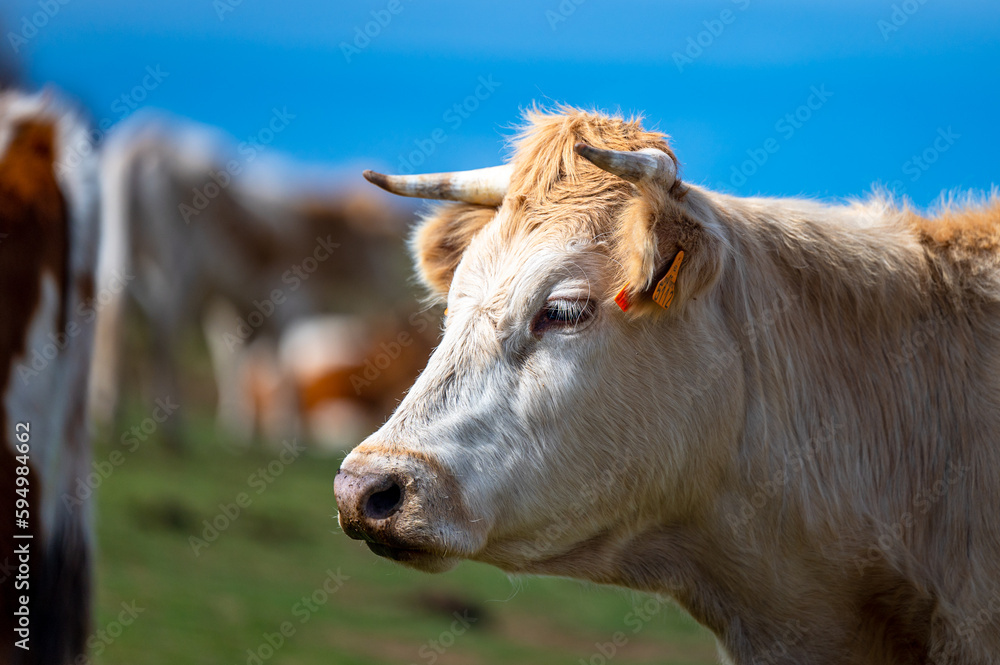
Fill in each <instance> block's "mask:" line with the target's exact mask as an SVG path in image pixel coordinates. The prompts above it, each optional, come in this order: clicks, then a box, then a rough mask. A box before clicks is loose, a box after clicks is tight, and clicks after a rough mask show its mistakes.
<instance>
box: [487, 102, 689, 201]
mask: <svg viewBox="0 0 1000 665" xmlns="http://www.w3.org/2000/svg"><path fill="white" fill-rule="evenodd" d="M524 120H525V123H524V125H522V127H521V128H520V131H519V132H518V133H517V134H516V135H515V136H514V138H513V139H512V140H511V147H512V148H513V156H512V158H511V160H510V161H511V163H513V164H514V173H513V175H512V176H511V182H510V188H509V190H508V194H507V196H508V197H509V198H513V199H520V200H523V201H524V202H526V203H528V204H529V205H530V204H544V203H546V202H555V201H558V202H560V203H566V202H568V201H576V200H579V201H581V202H582V201H584V200H587V201H589V202H590V204H591V205H593V204H595V203H599V202H600V201H601V200H607V201H608V202H615V201H619V200H624V199H626V198H628V197H629V196H630V195H631V192H632V191H633V190H632V188H631V185H630V184H629V183H627V182H625V181H624V180H622V179H621V178H618V177H616V176H613V175H611V174H610V173H607V172H606V171H602V170H601V169H599V168H597V167H596V166H594V165H593V164H591V163H590V162H589V161H587V160H586V159H584V158H583V157H580V156H579V155H577V154H576V152H575V151H574V149H573V146H574V145H575V144H576V143H577V142H580V141H582V142H583V143H586V144H588V145H591V146H593V147H595V148H604V149H607V150H628V151H636V150H642V149H644V148H656V149H659V150H662V151H664V152H666V153H667V154H668V155H670V156H671V157H672V158H674V159H675V161H676V157H675V156H674V153H673V151H671V149H670V146H669V145H668V144H667V136H666V134H663V133H662V132H655V131H647V130H646V129H644V128H643V126H642V118H641V117H639V116H634V117H631V118H629V119H625V118H622V117H621V116H611V115H607V114H604V113H598V112H596V111H592V112H588V111H583V110H580V109H576V108H573V107H569V106H559V107H557V108H556V110H555V111H545V110H541V109H539V108H537V107H533V108H530V109H528V110H527V111H525V113H524ZM595 197H596V199H598V200H595Z"/></svg>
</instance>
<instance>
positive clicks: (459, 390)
mask: <svg viewBox="0 0 1000 665" xmlns="http://www.w3.org/2000/svg"><path fill="white" fill-rule="evenodd" d="M515 145H516V151H515V153H514V155H513V157H512V159H511V161H510V163H509V164H507V165H505V166H503V167H494V168H493V169H491V170H487V171H479V172H472V173H464V174H445V175H443V176H420V177H417V178H392V177H387V176H382V175H380V174H372V173H368V174H367V176H368V177H369V179H370V180H372V181H373V182H375V183H376V184H379V185H381V186H383V187H385V188H387V189H389V190H390V191H394V192H396V193H401V194H406V195H410V196H424V197H427V198H450V199H453V200H457V201H459V202H456V203H449V204H444V205H442V206H441V207H439V208H438V209H437V210H436V211H434V212H433V213H431V214H430V215H428V216H427V217H426V218H425V219H424V221H423V224H422V225H421V226H420V227H419V229H418V231H417V232H416V235H415V237H414V241H413V248H414V253H415V256H416V262H417V265H418V268H419V273H420V276H421V277H422V279H423V281H424V282H425V283H426V285H427V286H428V287H429V288H430V289H431V290H432V291H433V292H434V293H436V294H437V295H438V296H439V298H440V300H441V301H444V302H446V303H447V307H448V310H447V316H446V320H445V331H444V336H443V339H442V341H441V343H440V346H439V347H438V348H437V349H436V351H435V352H434V354H433V355H432V357H431V359H430V361H429V364H428V366H427V368H426V369H425V370H424V372H423V374H422V375H421V376H420V377H419V379H418V380H417V381H416V383H415V384H414V386H413V388H412V389H411V390H410V392H409V394H408V395H407V397H406V399H405V400H404V401H403V402H402V403H401V404H400V406H399V408H398V409H397V411H396V412H395V414H394V415H393V416H392V417H391V418H390V419H389V421H388V422H387V423H386V424H385V425H384V426H383V427H382V428H381V429H380V430H378V431H377V432H376V433H375V434H373V435H372V436H370V437H369V438H368V439H367V440H366V441H364V442H363V443H362V444H361V445H359V446H358V447H357V448H355V449H354V451H353V452H352V453H351V454H350V455H349V456H348V457H347V458H346V459H345V460H344V463H343V466H342V467H341V470H340V472H339V474H338V475H337V479H336V496H337V503H338V506H339V511H340V515H339V519H340V524H341V525H342V527H343V529H344V531H345V532H346V533H347V534H348V535H349V536H351V537H353V538H357V539H364V540H365V541H367V545H368V547H369V548H371V549H372V550H373V551H374V552H375V553H377V554H379V555H381V556H384V557H388V558H390V559H394V560H396V561H399V562H402V563H405V564H407V565H410V566H413V567H416V568H418V569H421V570H427V571H440V570H446V569H448V568H450V567H452V566H453V565H455V564H456V563H457V562H458V561H459V560H461V559H474V560H478V561H484V562H488V563H491V564H494V565H496V566H499V567H500V568H502V569H504V570H506V571H510V572H514V573H539V574H550V575H562V576H569V577H575V578H581V579H585V580H591V581H594V582H598V583H606V584H614V585H621V586H625V587H629V588H632V589H639V590H644V591H650V592H660V593H664V594H669V595H670V596H672V597H673V598H674V599H676V600H677V602H678V603H680V604H681V605H682V606H683V607H684V608H686V609H687V611H688V612H690V613H691V614H692V615H693V616H694V617H695V618H696V619H697V620H698V621H700V622H701V623H703V624H704V625H706V626H708V627H709V628H710V629H711V630H712V631H713V632H714V633H715V635H716V636H717V637H718V639H719V641H720V644H721V647H722V649H723V650H724V652H725V654H726V655H727V657H728V658H729V659H731V660H732V661H733V662H736V663H758V662H767V663H888V662H892V663H925V662H953V663H987V662H997V660H998V659H1000V527H998V521H1000V270H998V267H1000V202H998V201H997V199H996V198H991V199H989V201H988V202H986V203H982V204H979V205H971V206H969V207H965V208H962V207H960V206H946V207H945V209H944V212H943V213H942V214H941V215H940V216H938V217H936V218H926V217H923V216H920V215H918V214H915V213H913V212H911V211H909V210H907V209H905V208H899V207H896V206H894V205H892V204H891V203H890V202H887V201H884V200H878V199H876V200H873V201H870V202H867V203H852V204H849V205H828V204H822V203H818V202H813V201H806V200H800V199H765V198H739V197H734V196H728V195H725V194H721V193H717V192H713V191H709V190H707V189H704V188H702V187H698V186H694V185H690V184H686V183H682V182H681V180H680V179H679V178H678V176H677V162H676V160H675V157H674V153H673V152H672V150H671V149H670V147H669V146H668V144H667V141H666V137H665V136H664V135H662V134H659V133H655V132H649V131H645V130H644V129H643V128H642V127H641V125H640V123H639V122H638V121H625V120H622V119H618V118H611V117H607V116H604V115H597V114H588V113H583V112H577V111H574V110H570V109H563V110H561V111H560V112H558V113H555V114H552V115H547V114H543V113H540V112H531V113H530V114H529V115H528V122H527V127H526V128H525V129H524V131H523V133H522V134H521V135H520V137H519V139H518V140H517V142H516V144H515ZM463 201H464V202H463ZM671 268H673V270H671ZM657 287H659V288H658V289H657ZM616 300H617V301H618V302H621V303H622V304H623V305H624V306H625V307H626V309H627V311H623V310H622V309H621V308H620V307H619V305H618V304H616ZM657 301H659V302H660V303H662V304H663V305H666V306H665V307H664V306H661V305H660V304H657Z"/></svg>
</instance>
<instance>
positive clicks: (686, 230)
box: [412, 107, 721, 313]
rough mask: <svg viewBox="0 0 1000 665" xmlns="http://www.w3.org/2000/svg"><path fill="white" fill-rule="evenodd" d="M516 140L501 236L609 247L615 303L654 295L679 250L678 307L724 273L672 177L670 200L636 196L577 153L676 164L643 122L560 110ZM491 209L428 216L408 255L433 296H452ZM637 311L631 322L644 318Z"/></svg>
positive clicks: (641, 192)
mask: <svg viewBox="0 0 1000 665" xmlns="http://www.w3.org/2000/svg"><path fill="white" fill-rule="evenodd" d="M525 121H526V124H525V126H524V127H523V128H522V130H521V131H520V133H519V134H518V135H517V136H516V137H515V138H514V139H513V141H512V147H513V149H514V154H513V157H512V159H511V162H512V163H513V164H514V173H513V175H512V177H511V183H510V189H509V192H508V194H507V198H506V199H505V202H504V207H503V208H502V210H504V211H505V212H506V213H508V214H506V215H504V216H503V221H502V222H499V221H498V223H502V224H503V225H504V229H503V230H504V232H505V234H506V235H508V236H510V237H513V236H515V235H519V234H526V233H535V232H537V233H543V234H547V233H556V232H565V231H566V229H567V227H570V228H571V229H573V230H576V231H578V232H581V233H583V234H585V235H589V236H590V237H591V238H593V239H594V240H597V241H602V242H605V243H606V246H607V247H608V250H609V253H610V255H611V262H612V264H613V265H615V266H617V268H616V274H615V275H613V276H612V278H611V279H610V280H609V283H610V284H612V285H613V289H612V291H610V292H609V293H608V294H606V296H607V297H608V298H610V297H613V296H614V294H615V293H617V291H618V290H619V289H621V288H622V287H623V286H625V285H628V287H629V291H630V292H631V294H632V295H633V300H634V301H636V302H637V303H641V302H642V299H641V298H639V294H640V293H641V292H643V291H645V290H646V289H648V288H649V287H650V285H651V284H652V282H653V280H654V278H656V277H657V276H658V275H659V273H660V272H661V271H662V270H663V269H664V268H665V266H666V263H667V262H668V261H670V260H671V259H672V258H673V256H674V255H675V254H676V253H677V251H678V250H680V249H684V250H685V252H686V258H685V265H684V268H683V269H682V271H681V277H680V280H679V282H680V284H681V285H682V288H680V289H679V290H678V298H677V301H675V302H678V303H681V302H683V301H684V300H686V299H687V298H689V297H691V296H693V295H695V294H697V293H699V292H701V291H703V290H704V289H705V288H706V287H707V286H708V285H709V284H711V283H713V282H714V279H715V277H716V276H717V275H718V273H719V271H720V270H721V238H719V237H717V235H716V234H714V233H713V232H712V231H711V230H710V229H706V228H704V227H703V225H702V222H701V221H698V220H695V219H693V218H692V217H690V216H689V215H687V214H686V213H685V212H684V208H683V206H681V205H679V202H680V201H681V200H683V198H684V196H685V194H686V192H687V188H686V187H685V186H684V185H683V184H682V183H681V180H680V178H677V180H676V182H675V183H674V185H673V187H671V188H670V190H669V191H661V190H658V189H642V188H638V187H636V186H633V185H632V184H630V183H628V182H626V181H624V180H622V179H621V178H618V177H616V176H614V175H611V174H609V173H607V172H605V171H603V170H601V169H600V168H598V167H596V166H594V165H593V164H591V163H590V162H589V161H587V160H586V159H584V158H583V157H581V156H579V155H577V154H576V152H575V151H574V148H573V146H574V145H575V144H576V143H577V142H579V141H582V142H584V143H586V144H588V145H590V146H593V147H595V148H602V149H608V150H628V151H637V150H642V149H646V148H655V149H657V150H662V151H663V152H665V153H666V154H667V155H669V156H670V157H671V159H674V161H676V156H675V155H674V153H673V151H672V150H671V149H670V146H669V145H668V143H667V137H666V135H665V134H662V133H661V132H653V131H647V130H645V129H643V127H642V123H641V119H640V118H631V119H628V120H626V119H624V118H621V117H612V116H607V115H603V114H598V113H588V112H585V111H580V110H577V109H573V108H568V107H559V108H558V109H557V111H556V112H555V113H546V112H543V111H541V110H539V109H537V108H533V109H530V110H529V111H527V112H526V113H525ZM496 213H497V211H496V210H495V209H493V208H484V207H480V206H471V205H467V204H452V205H445V206H441V207H439V208H437V209H436V210H435V211H434V212H433V213H432V214H431V215H429V216H427V217H426V218H425V220H424V222H423V223H422V224H421V226H420V227H419V228H418V230H417V232H416V234H415V235H414V238H413V242H412V247H413V253H414V258H415V261H416V263H417V268H418V274H419V275H420V278H421V280H422V281H423V283H424V284H425V285H426V286H428V288H429V289H430V290H431V291H432V293H434V294H435V295H437V296H438V297H443V296H444V295H445V294H447V292H448V287H449V285H450V283H451V278H452V275H453V274H454V272H455V268H456V266H457V265H458V263H459V261H460V260H461V257H462V253H463V252H464V250H465V248H466V247H467V246H468V244H469V242H470V241H471V240H472V237H473V236H474V235H475V234H476V233H477V232H478V231H479V230H480V229H482V228H483V227H484V226H485V225H486V224H488V223H490V222H491V221H492V219H493V218H494V217H495V216H496ZM648 309H649V307H647V306H643V305H642V304H639V305H638V306H637V307H636V308H635V309H634V310H632V312H633V313H640V312H643V311H647V310H648Z"/></svg>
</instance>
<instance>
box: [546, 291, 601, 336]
mask: <svg viewBox="0 0 1000 665" xmlns="http://www.w3.org/2000/svg"><path fill="white" fill-rule="evenodd" d="M593 315H594V304H593V302H592V301H590V300H564V299H555V300H550V301H548V302H547V303H545V306H544V307H543V308H542V310H541V311H540V312H539V313H538V315H537V316H536V317H535V322H534V324H533V325H532V329H533V332H534V333H535V334H536V335H539V334H541V333H543V332H545V331H546V330H548V329H549V328H574V327H576V326H579V325H580V324H581V323H584V322H585V321H587V320H589V319H590V318H591V317H592V316H593Z"/></svg>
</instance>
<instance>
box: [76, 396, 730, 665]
mask: <svg viewBox="0 0 1000 665" xmlns="http://www.w3.org/2000/svg"><path fill="white" fill-rule="evenodd" d="M190 416H191V414H190V413H189V414H188V418H187V421H186V427H187V432H188V437H187V438H188V440H189V441H190V442H191V444H190V451H189V453H188V454H187V456H185V457H176V456H173V455H171V454H170V453H168V452H166V451H165V450H164V447H163V445H162V444H161V443H160V442H159V441H158V440H156V438H155V437H154V438H152V439H150V440H149V441H147V442H146V443H143V444H142V445H140V446H139V447H138V449H137V450H136V451H135V452H131V453H130V452H127V450H124V449H121V450H123V455H124V458H125V459H124V462H123V463H122V464H121V465H120V466H119V467H117V468H115V470H114V471H113V472H112V473H111V475H110V476H108V477H107V478H106V479H105V480H104V481H103V482H102V484H101V486H100V488H99V490H98V492H97V502H96V507H97V510H96V518H97V533H98V556H97V559H98V566H97V589H98V590H97V615H96V622H95V628H96V629H98V630H102V629H103V630H107V631H109V632H110V633H111V634H116V635H118V637H117V638H115V639H114V640H113V641H111V642H110V644H108V643H102V646H101V648H100V653H95V658H94V662H95V663H97V664H99V665H110V664H112V663H125V664H129V665H132V664H135V663H142V664H144V665H157V664H160V663H162V664H164V665H166V664H169V665H177V664H184V665H189V664H190V665H196V664H200V663H204V664H209V663H211V664H212V665H217V664H232V665H236V664H245V663H248V662H251V663H257V662H262V663H269V664H270V663H282V664H290V665H294V664H303V665H304V664H306V663H359V664H361V663H364V664H371V663H426V664H427V665H441V664H444V665H447V664H449V663H578V662H580V659H582V660H583V661H584V662H593V663H595V665H596V664H597V663H602V662H604V661H603V660H602V656H600V655H599V652H598V651H597V650H596V646H595V645H596V644H598V643H607V642H610V641H611V640H612V636H613V635H614V633H615V632H616V631H622V632H623V633H626V634H627V637H628V643H627V644H626V645H625V646H623V647H620V648H618V649H617V654H616V656H615V657H614V662H616V663H664V662H667V663H690V664H694V663H714V662H716V655H715V654H716V652H715V645H714V641H713V639H712V638H711V636H710V635H709V634H708V632H707V631H706V630H705V629H703V628H701V627H700V626H698V625H697V624H696V623H695V622H694V621H693V620H692V619H690V618H689V617H688V616H686V615H685V614H684V613H683V612H681V611H680V610H678V609H676V608H675V607H674V606H672V605H668V606H664V607H662V608H660V609H659V611H657V612H656V613H655V614H654V615H653V616H652V617H651V618H650V619H649V620H648V621H647V622H645V623H643V624H642V628H641V630H639V632H637V633H634V634H633V632H632V631H633V628H634V627H635V625H636V623H635V622H634V621H628V615H629V613H630V612H634V611H635V609H636V608H641V607H642V606H643V604H645V603H647V602H649V601H650V598H649V597H648V596H643V595H641V594H635V593H631V592H627V591H621V590H616V589H608V588H601V587H596V586H593V585H584V584H581V583H578V582H574V581H569V580H557V579H548V578H514V579H512V578H509V577H507V576H506V575H505V574H503V573H501V572H500V571H499V570H496V569H494V568H491V567H488V566H485V565H481V564H474V563H464V564H462V565H461V566H459V567H458V568H457V569H456V570H454V571H452V572H450V573H446V574H443V575H427V574H423V573H418V572H416V571H411V570H408V569H405V568H403V567H401V566H398V565H396V564H393V563H391V562H388V561H385V560H382V559H379V558H378V557H376V556H375V555H373V554H371V553H370V552H369V551H368V549H367V548H366V547H365V546H364V545H363V544H361V543H359V542H356V541H352V540H350V539H348V538H347V537H345V536H344V535H343V534H342V533H340V531H339V529H338V527H337V523H336V507H335V505H334V499H333V478H334V475H335V474H336V471H337V467H338V464H339V458H337V459H330V458H323V457H316V456H311V455H309V454H306V455H303V456H302V457H299V458H298V459H296V460H295V461H294V462H292V463H291V464H290V465H288V466H286V467H284V469H283V471H282V473H281V474H280V475H279V476H277V477H276V478H274V479H273V482H271V483H270V484H268V485H267V487H266V489H265V490H264V491H263V492H261V493H259V494H258V493H257V490H258V489H259V485H254V486H251V485H250V484H249V480H248V479H249V478H250V476H251V475H252V474H254V473H255V472H256V471H257V470H258V469H259V468H261V467H265V466H266V465H267V464H268V463H269V462H271V461H272V460H274V459H275V455H276V453H275V451H267V450H260V449H257V450H252V451H245V452H233V451H232V449H231V448H230V447H228V446H226V445H224V442H220V441H218V440H216V439H215V434H214V431H213V428H212V426H211V424H210V423H209V422H207V421H206V420H205V419H204V418H202V419H200V420H199V419H198V418H191V417H190ZM142 418H143V415H142V414H141V413H140V412H138V411H136V415H135V417H133V419H132V420H133V421H135V422H139V421H141V420H142ZM130 422H131V421H129V420H126V423H130ZM109 439H110V440H112V441H116V440H117V439H118V437H117V436H103V437H101V436H99V437H97V443H96V445H95V455H94V457H95V460H98V461H100V460H105V459H107V458H108V455H109V453H110V452H111V451H112V450H113V448H112V447H111V445H110V444H108V443H106V441H107V440H109ZM240 492H246V493H247V494H248V495H249V497H250V498H251V499H252V503H251V504H250V505H249V506H248V507H246V508H243V509H242V510H241V514H240V516H239V517H238V518H236V519H235V520H233V521H232V523H231V524H230V526H229V527H228V528H227V529H226V530H225V531H223V532H222V533H220V534H219V536H218V538H217V539H215V540H214V541H213V542H212V543H210V544H209V546H208V547H207V548H203V549H202V550H201V551H200V553H199V554H198V555H197V556H196V555H195V554H194V552H193V550H192V547H191V545H190V543H189V538H190V537H191V536H199V535H200V534H201V532H202V530H203V529H204V525H203V523H202V521H203V520H205V519H208V520H210V521H211V520H212V519H213V518H214V517H215V516H216V515H217V514H218V513H219V504H220V503H232V502H234V501H235V498H236V496H237V495H238V494H239V493H240ZM327 571H333V572H335V573H336V572H337V571H339V573H340V574H341V576H342V577H346V578H347V579H346V581H344V582H343V585H342V586H341V587H340V588H339V589H338V590H337V591H336V592H335V593H333V594H330V595H328V597H327V598H326V602H325V603H323V604H321V605H314V606H313V609H315V612H311V611H309V610H308V609H307V608H306V607H305V606H304V605H301V604H299V603H301V599H302V598H303V597H304V596H309V595H311V594H313V592H314V591H316V590H317V589H320V588H321V585H322V584H323V582H324V580H325V579H326V578H327V575H328V573H327ZM324 593H325V592H320V593H317V598H319V599H321V598H322V596H323V594H324ZM123 602H125V603H132V602H135V604H136V606H137V607H139V608H142V611H141V613H140V614H139V616H138V618H137V619H135V620H134V621H133V622H132V623H131V624H130V625H128V626H124V627H119V626H116V625H115V623H114V622H116V621H117V619H118V615H119V613H120V612H121V607H122V603H123ZM297 604H299V605H297ZM463 607H464V608H470V609H471V611H472V612H474V613H475V615H476V616H478V619H477V621H476V622H474V623H472V625H471V627H469V628H468V630H466V631H465V632H463V633H462V634H459V635H455V634H454V633H451V632H450V628H451V626H452V624H453V622H454V618H453V617H452V616H451V615H452V612H453V611H456V608H463ZM286 621H287V622H290V626H291V627H292V628H294V633H293V634H291V636H290V637H287V638H283V639H284V644H283V645H282V646H281V647H280V648H278V649H277V650H276V651H275V652H274V653H273V655H271V656H270V657H269V658H266V659H262V660H261V661H257V660H254V659H251V658H250V656H249V655H248V653H247V650H248V649H252V650H258V648H259V647H260V646H261V645H264V644H266V642H265V635H266V634H275V633H278V632H279V630H280V627H281V625H282V623H283V622H286ZM288 627H289V626H286V629H287V628H288ZM119 628H120V630H119ZM119 632H120V634H119ZM98 639H100V638H98ZM432 640H434V641H437V642H438V643H439V644H440V645H450V646H449V648H446V649H444V648H443V646H439V647H438V649H437V650H435V649H434V646H433V645H432ZM273 641H277V640H276V639H274V640H273ZM260 653H261V655H263V656H267V655H268V649H267V648H264V649H263V650H261V651H260ZM248 659H249V661H248Z"/></svg>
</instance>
